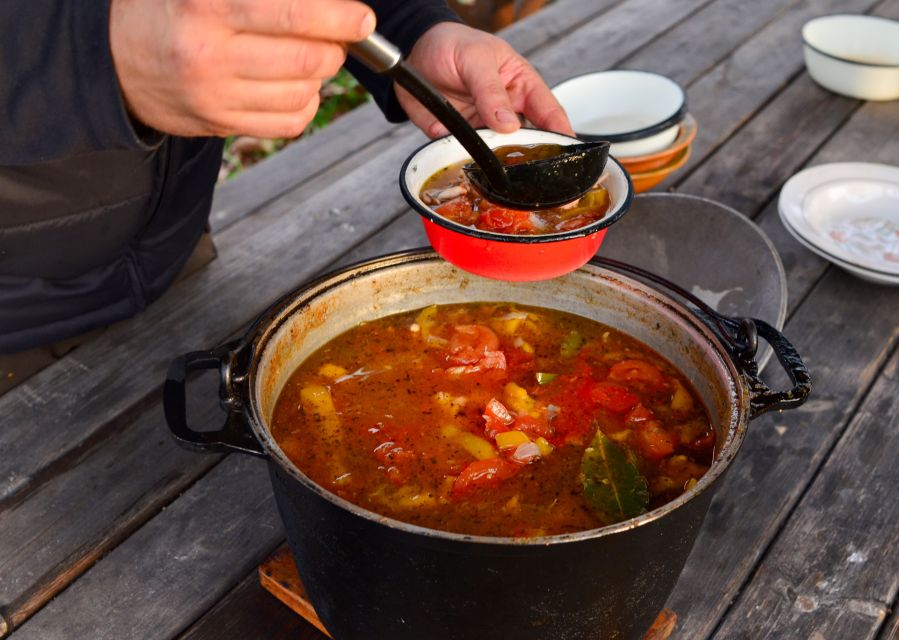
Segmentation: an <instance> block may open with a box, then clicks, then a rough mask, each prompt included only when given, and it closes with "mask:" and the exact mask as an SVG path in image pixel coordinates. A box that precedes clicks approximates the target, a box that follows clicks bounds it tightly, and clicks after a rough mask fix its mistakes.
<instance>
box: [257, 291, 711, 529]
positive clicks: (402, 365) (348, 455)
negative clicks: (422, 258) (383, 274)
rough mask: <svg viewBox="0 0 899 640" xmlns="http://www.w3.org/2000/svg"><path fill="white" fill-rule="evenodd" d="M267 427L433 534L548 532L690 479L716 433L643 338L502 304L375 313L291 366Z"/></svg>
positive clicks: (316, 476) (644, 500)
mask: <svg viewBox="0 0 899 640" xmlns="http://www.w3.org/2000/svg"><path fill="white" fill-rule="evenodd" d="M272 433H273V435H274V436H275V439H276V440H277V442H278V444H279V445H280V446H281V448H282V449H283V450H284V452H285V453H286V454H287V456H288V457H290V458H291V460H293V461H294V462H295V463H296V464H297V466H298V467H299V468H300V469H301V470H302V471H303V472H304V473H306V474H307V475H308V476H309V477H310V478H312V480H314V481H315V482H317V483H318V484H320V485H321V486H323V487H325V488H326V489H328V490H330V491H332V492H334V493H336V494H338V495H340V496H342V497H344V498H346V499H347V500H349V501H351V502H353V503H355V504H358V505H359V506H362V507H364V508H366V509H369V510H371V511H374V512H376V513H379V514H382V515H385V516H389V517H392V518H396V519H398V520H402V521H405V522H409V523H412V524H417V525H421V526H425V527H430V528H433V529H441V530H446V531H453V532H459V533H467V534H473V535H487V536H525V537H530V536H542V535H555V534H562V533H571V532H576V531H583V530H587V529H594V528H597V527H601V526H604V525H607V524H611V523H613V522H616V521H619V520H623V519H627V518H629V517H633V516H634V515H639V513H642V512H643V510H650V509H653V508H655V507H657V506H660V505H662V504H664V503H665V502H668V501H669V500H672V499H673V498H675V497H677V496H678V495H680V494H681V493H683V492H684V491H685V490H686V489H688V488H690V487H691V486H692V485H693V484H694V483H695V482H696V480H697V479H698V478H700V477H701V476H702V474H703V473H705V471H706V470H707V469H708V467H709V465H710V464H711V461H712V458H713V454H714V447H715V436H714V432H713V430H712V428H711V426H710V424H709V418H708V415H707V413H706V411H705V408H704V407H703V404H702V402H701V401H700V400H699V398H698V396H697V395H696V392H695V391H694V390H693V388H692V386H691V385H690V384H689V382H688V381H687V380H686V379H685V378H684V377H683V375H682V374H680V373H679V372H678V371H677V370H676V369H675V368H674V367H673V366H672V365H671V364H670V363H668V362H667V361H666V360H664V359H663V358H661V357H660V356H659V355H658V354H656V353H655V352H654V351H652V350H650V349H648V348H647V347H646V346H644V345H642V344H641V343H639V342H637V341H635V340H633V339H632V338H630V337H628V336H626V335H624V334H622V333H620V332H618V331H616V330H614V329H612V328H610V327H607V326H604V325H601V324H599V323H596V322H593V321H591V320H587V319H585V318H581V317H578V316H574V315H571V314H567V313H563V312H559V311H552V310H548V309H537V308H531V307H525V306H520V305H512V304H507V303H477V304H463V305H446V306H431V307H427V308H425V309H421V310H418V311H415V312H410V313H404V314H399V315H394V316H389V317H386V318H381V319H378V320H374V321H371V322H367V323H364V324H362V325H360V326H359V327H356V328H354V329H352V330H350V331H348V332H346V333H344V334H342V335H341V336H338V337H337V338H335V339H334V340H332V341H331V342H329V343H327V344H326V345H325V346H323V347H322V348H321V349H319V350H318V351H316V352H315V353H314V354H312V355H311V356H310V357H309V358H308V359H307V360H306V361H305V362H304V363H303V364H302V365H301V366H300V367H299V369H298V370H297V371H296V372H295V373H294V374H293V375H292V377H291V378H290V380H289V381H288V383H287V385H286V386H285V389H284V390H283V391H282V393H281V396H280V397H279V399H278V401H277V403H276V406H275V411H274V417H273V425H272Z"/></svg>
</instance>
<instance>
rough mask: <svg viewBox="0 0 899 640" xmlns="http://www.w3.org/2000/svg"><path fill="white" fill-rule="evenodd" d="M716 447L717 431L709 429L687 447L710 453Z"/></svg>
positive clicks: (698, 451)
mask: <svg viewBox="0 0 899 640" xmlns="http://www.w3.org/2000/svg"><path fill="white" fill-rule="evenodd" d="M714 447H715V432H714V431H712V430H711V429H709V430H708V431H706V432H705V433H704V434H703V435H701V436H699V437H698V438H696V439H695V440H693V441H692V442H690V443H689V444H687V448H688V449H690V450H691V451H695V452H697V453H708V452H710V451H711V450H712V449H713V448H714Z"/></svg>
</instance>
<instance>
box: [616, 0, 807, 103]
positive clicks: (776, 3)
mask: <svg viewBox="0 0 899 640" xmlns="http://www.w3.org/2000/svg"><path fill="white" fill-rule="evenodd" d="M800 1H801V0H755V1H754V2H745V1H743V0H720V1H719V2H714V3H712V4H709V5H707V6H705V7H703V8H702V9H700V10H699V11H697V12H696V13H695V14H694V15H692V16H690V18H689V19H687V20H684V21H683V22H681V23H680V24H679V25H677V26H676V27H674V28H673V29H671V30H670V31H669V32H668V33H666V34H665V35H663V36H662V37H660V38H657V39H656V40H653V41H652V43H650V44H649V45H648V46H646V47H645V48H644V49H642V50H641V51H640V52H638V53H637V55H635V56H632V57H630V58H628V59H627V60H626V61H624V62H623V64H621V65H619V66H620V67H621V68H623V69H638V70H644V71H654V72H656V73H661V74H662V75H665V76H668V77H669V78H671V79H672V80H674V81H675V82H678V83H680V84H681V86H684V87H686V86H688V85H690V84H692V83H693V82H694V81H695V80H696V79H697V78H698V77H699V76H701V75H702V74H703V73H704V72H708V71H709V70H710V69H712V68H713V67H715V65H717V64H718V63H719V62H721V61H722V59H723V58H726V57H727V56H728V55H729V54H730V53H731V52H732V51H733V50H734V49H735V48H736V47H738V46H739V45H740V44H742V43H743V42H745V41H746V40H747V39H749V38H751V37H752V36H753V35H755V33H756V32H757V31H759V30H760V29H761V28H762V27H764V26H766V25H767V24H769V23H770V22H771V21H772V20H775V19H777V18H778V17H779V15H780V14H781V13H783V12H784V11H785V10H786V9H787V8H788V7H790V6H792V5H795V4H797V3H798V2H800ZM688 107H689V105H688Z"/></svg>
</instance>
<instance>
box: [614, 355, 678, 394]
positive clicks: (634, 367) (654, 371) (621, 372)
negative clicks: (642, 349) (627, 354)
mask: <svg viewBox="0 0 899 640" xmlns="http://www.w3.org/2000/svg"><path fill="white" fill-rule="evenodd" d="M609 378H610V379H611V380H617V381H618V382H642V383H645V384H647V385H649V386H651V387H655V388H657V389H661V388H665V387H667V386H668V385H667V382H666V381H665V376H663V375H662V372H661V371H659V368H658V367H656V366H655V365H652V364H649V363H648V362H646V361H644V360H622V361H621V362H616V363H615V364H614V365H612V368H611V369H610V370H609Z"/></svg>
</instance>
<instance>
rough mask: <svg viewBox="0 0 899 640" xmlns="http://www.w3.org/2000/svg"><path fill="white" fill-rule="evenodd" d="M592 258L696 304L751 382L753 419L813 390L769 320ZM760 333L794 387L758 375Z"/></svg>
mask: <svg viewBox="0 0 899 640" xmlns="http://www.w3.org/2000/svg"><path fill="white" fill-rule="evenodd" d="M591 262H592V263H594V264H599V265H601V266H604V267H608V268H610V269H612V270H615V271H623V272H625V273H628V274H631V275H635V276H638V277H640V278H643V279H645V280H649V281H650V282H654V283H655V284H658V285H661V286H662V287H665V288H666V289H668V290H669V291H671V292H673V293H676V294H677V295H678V296H680V297H681V298H683V299H685V300H687V301H688V302H689V303H691V304H692V305H693V306H695V307H696V310H695V313H696V315H697V316H698V317H699V318H700V319H701V320H702V321H703V323H704V324H705V325H706V326H707V327H708V328H709V329H710V330H711V331H712V333H714V334H715V336H716V337H717V338H718V339H719V340H720V341H721V342H722V344H723V345H724V348H725V349H727V351H728V354H729V355H730V357H731V359H732V360H733V362H734V364H735V365H737V368H738V369H739V370H740V372H741V373H742V374H743V376H744V378H745V379H746V382H747V383H748V385H749V391H750V398H749V403H750V411H749V418H750V420H751V419H753V418H756V417H757V416H760V415H762V414H763V413H765V412H767V411H771V410H772V409H781V410H783V409H795V408H796V407H799V406H800V405H801V404H802V403H804V402H805V401H806V399H807V398H808V395H809V393H810V392H811V390H812V379H811V374H810V373H809V370H808V367H806V366H805V363H804V362H803V361H802V357H801V356H800V355H799V352H798V351H796V348H795V347H794V346H793V345H792V344H791V343H790V341H789V340H787V338H786V337H785V336H784V335H783V334H782V333H781V332H780V331H778V330H777V329H775V328H774V327H772V326H771V325H770V324H768V323H767V322H765V321H763V320H759V319H757V318H731V317H729V316H725V315H724V314H721V313H718V312H717V311H716V310H715V309H713V308H712V307H710V306H709V305H707V304H706V303H705V302H703V301H702V300H700V299H699V298H697V297H696V296H695V295H693V294H692V293H690V292H689V291H687V290H685V289H683V288H681V287H679V286H677V285H676V284H674V283H673V282H669V281H668V280H666V279H665V278H662V277H661V276H657V275H656V274H654V273H652V272H650V271H646V270H645V269H641V268H640V267H635V266H633V265H630V264H627V263H626V262H619V261H618V260H612V259H611V258H603V257H600V256H596V257H594V258H593V260H591ZM759 336H761V337H762V338H764V339H765V341H766V342H767V343H768V344H770V345H771V349H772V350H773V351H774V355H776V356H777V360H778V362H780V364H781V366H782V367H783V368H784V371H785V372H786V373H787V376H788V377H789V378H790V382H791V384H792V385H793V387H792V388H791V389H788V390H786V391H773V390H772V389H771V388H769V387H768V385H766V384H765V383H764V382H763V381H762V380H761V378H759V375H758V363H757V362H756V361H755V354H756V351H757V350H758V338H759Z"/></svg>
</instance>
